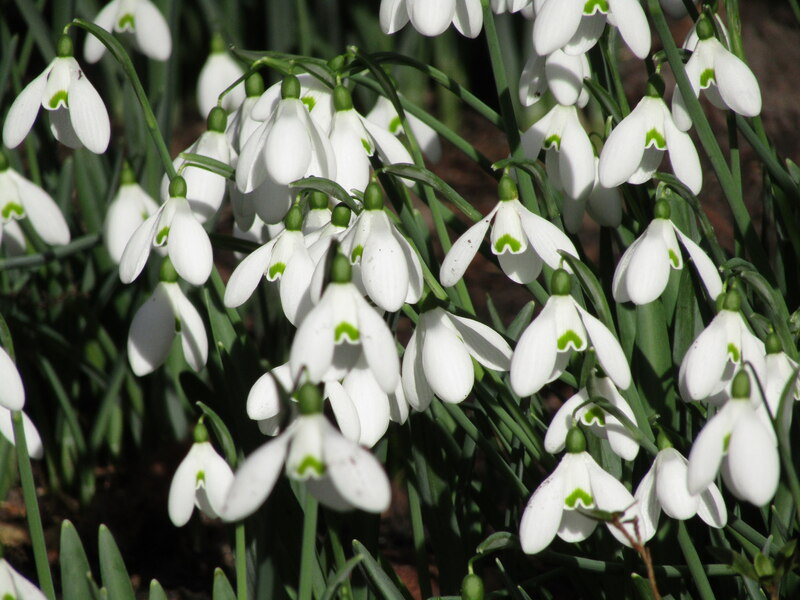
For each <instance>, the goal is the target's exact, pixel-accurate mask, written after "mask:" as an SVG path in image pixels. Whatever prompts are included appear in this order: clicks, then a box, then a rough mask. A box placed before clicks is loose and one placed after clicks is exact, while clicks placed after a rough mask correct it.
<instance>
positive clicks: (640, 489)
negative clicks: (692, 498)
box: [633, 462, 686, 542]
mask: <svg viewBox="0 0 800 600" xmlns="http://www.w3.org/2000/svg"><path fill="white" fill-rule="evenodd" d="M655 482H656V463H655V462H654V463H653V466H652V467H650V470H649V471H647V473H646V474H645V476H644V477H642V480H641V481H640V482H639V485H638V486H637V488H636V493H635V494H634V495H633V497H634V499H635V500H636V502H637V503H638V504H639V533H640V535H641V536H642V541H643V542H646V541H648V540H649V539H651V538H652V537H653V536H654V535H655V534H656V531H657V530H658V518H659V517H660V516H661V505H660V504H659V503H658V496H657V495H656V486H655V485H654V484H655ZM683 485H684V487H685V486H686V483H685V482H684V484H683Z"/></svg>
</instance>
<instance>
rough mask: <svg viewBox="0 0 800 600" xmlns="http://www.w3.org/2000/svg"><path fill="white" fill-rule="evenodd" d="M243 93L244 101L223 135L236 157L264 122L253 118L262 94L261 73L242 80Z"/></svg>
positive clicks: (262, 82)
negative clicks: (226, 137) (234, 151)
mask: <svg viewBox="0 0 800 600" xmlns="http://www.w3.org/2000/svg"><path fill="white" fill-rule="evenodd" d="M244 92H245V98H244V100H243V101H242V103H241V104H240V105H239V108H237V109H236V110H235V111H234V112H233V113H232V114H231V115H230V118H229V119H228V122H227V125H226V126H225V135H226V136H228V142H229V143H230V145H231V147H232V148H233V149H234V150H236V153H237V157H238V153H239V152H240V151H241V150H242V147H243V146H244V143H245V142H246V141H247V140H248V139H249V138H250V136H251V135H252V133H253V132H254V131H255V130H256V129H258V126H259V125H261V123H262V122H263V121H264V119H255V118H254V117H253V109H254V108H255V107H256V105H257V104H258V101H259V100H260V98H261V95H262V94H263V93H264V78H263V77H262V76H261V73H258V72H256V73H251V74H250V75H248V76H247V79H245V80H244ZM267 116H269V115H267Z"/></svg>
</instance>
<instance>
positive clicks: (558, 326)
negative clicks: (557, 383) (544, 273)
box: [511, 269, 631, 396]
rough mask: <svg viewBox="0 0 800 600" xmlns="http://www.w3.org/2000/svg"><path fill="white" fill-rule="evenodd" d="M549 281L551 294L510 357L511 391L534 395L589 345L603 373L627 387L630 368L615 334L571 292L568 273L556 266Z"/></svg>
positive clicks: (616, 383) (623, 387)
mask: <svg viewBox="0 0 800 600" xmlns="http://www.w3.org/2000/svg"><path fill="white" fill-rule="evenodd" d="M551 282H552V283H551V285H550V287H551V291H552V295H551V296H550V298H548V300H547V304H545V306H544V308H543V309H542V312H540V313H539V315H538V316H537V317H536V318H535V319H534V320H533V322H532V323H531V324H530V325H528V327H527V329H525V331H524V332H523V333H522V336H521V337H520V338H519V342H518V343H517V348H516V349H515V350H514V356H513V357H512V358H511V387H512V388H513V390H514V391H515V392H516V393H517V394H518V395H520V396H530V395H531V394H535V393H536V392H538V391H539V390H540V389H541V388H542V386H543V385H544V384H545V383H548V382H550V381H553V380H554V379H556V378H557V377H558V376H559V375H561V373H563V371H564V369H565V367H566V365H567V363H568V362H569V358H570V356H571V355H572V353H573V352H583V351H584V350H586V349H587V348H588V347H589V344H591V345H592V347H593V348H594V350H595V352H596V353H597V360H598V362H599V363H600V366H601V367H602V368H603V371H605V372H606V374H608V376H609V377H610V378H611V380H612V381H613V382H614V384H615V385H616V386H617V387H618V388H620V389H623V390H624V389H627V387H628V386H629V385H630V384H631V371H630V368H629V367H628V361H627V360H626V358H625V354H624V352H623V351H622V348H621V347H620V345H619V342H618V341H617V338H615V337H614V334H613V333H611V332H610V331H609V330H608V328H607V327H606V326H605V325H604V324H603V323H602V321H600V320H599V319H597V318H595V317H593V316H592V315H590V314H589V313H588V312H586V310H585V309H583V308H581V307H580V306H579V305H578V303H577V302H575V299H574V298H573V297H572V296H570V295H569V294H570V291H571V290H572V280H571V278H570V275H569V273H567V272H566V271H564V270H563V269H556V271H554V272H553V278H552V280H551Z"/></svg>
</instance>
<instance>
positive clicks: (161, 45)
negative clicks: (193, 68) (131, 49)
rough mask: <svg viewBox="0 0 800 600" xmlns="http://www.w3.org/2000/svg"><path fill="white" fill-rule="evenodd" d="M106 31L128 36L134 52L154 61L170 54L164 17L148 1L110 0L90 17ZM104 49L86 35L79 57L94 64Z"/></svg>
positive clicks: (170, 45) (91, 37) (167, 26)
mask: <svg viewBox="0 0 800 600" xmlns="http://www.w3.org/2000/svg"><path fill="white" fill-rule="evenodd" d="M94 23H95V25H97V26H99V27H102V28H103V29H105V30H106V31H109V32H110V31H114V32H116V33H126V34H130V36H131V37H132V38H133V43H134V46H135V47H136V49H137V50H138V51H139V52H141V53H142V54H144V55H145V56H147V57H148V58H152V59H154V60H167V59H168V58H169V55H170V54H172V35H171V34H170V31H169V25H168V24H167V20H166V19H165V18H164V15H162V14H161V11H160V10H158V8H157V7H156V5H155V4H153V3H152V2H151V1H150V0H111V2H109V3H108V4H106V5H105V6H104V7H103V9H102V10H101V11H100V12H99V13H97V16H96V17H95V18H94ZM105 51H106V47H105V46H104V45H103V44H102V43H101V42H100V40H98V39H97V38H96V37H94V36H93V35H90V36H87V38H86V43H85V45H84V46H83V57H84V58H85V59H86V62H88V63H95V62H97V61H98V60H100V58H101V57H102V56H103V54H105Z"/></svg>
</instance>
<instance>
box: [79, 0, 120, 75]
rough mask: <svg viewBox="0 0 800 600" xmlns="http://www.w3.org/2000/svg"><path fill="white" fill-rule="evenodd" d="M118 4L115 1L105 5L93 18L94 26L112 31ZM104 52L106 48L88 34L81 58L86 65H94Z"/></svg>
mask: <svg viewBox="0 0 800 600" xmlns="http://www.w3.org/2000/svg"><path fill="white" fill-rule="evenodd" d="M119 7H120V3H119V2H118V1H117V0H114V1H112V2H109V3H108V4H106V5H105V6H104V7H103V8H102V9H101V10H100V12H99V13H97V16H96V17H95V18H94V24H95V25H97V26H98V27H102V28H103V29H105V30H106V31H113V30H114V21H115V20H116V18H117V12H118V11H119ZM105 52H106V47H105V46H104V45H103V42H101V41H100V40H99V39H97V38H96V37H95V36H93V35H91V34H89V35H87V36H86V42H85V43H84V46H83V58H84V59H85V60H86V62H88V63H96V62H97V61H98V60H100V58H102V56H103V54H105Z"/></svg>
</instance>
